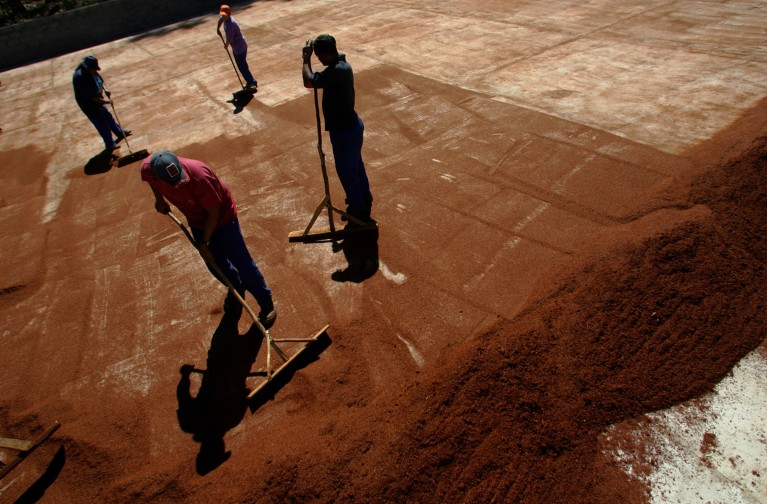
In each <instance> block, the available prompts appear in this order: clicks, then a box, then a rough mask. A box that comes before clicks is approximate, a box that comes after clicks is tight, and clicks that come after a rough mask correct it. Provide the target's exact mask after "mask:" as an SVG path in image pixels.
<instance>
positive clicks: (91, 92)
mask: <svg viewBox="0 0 767 504" xmlns="http://www.w3.org/2000/svg"><path fill="white" fill-rule="evenodd" d="M72 87H73V88H74V91H75V101H76V102H77V105H78V106H79V107H80V110H82V111H83V112H85V113H88V112H93V111H95V110H98V109H99V107H100V106H101V105H99V104H97V103H95V102H94V101H93V97H94V96H98V95H99V94H101V93H100V87H99V84H98V81H97V80H96V76H95V75H93V74H92V73H91V72H90V69H89V68H88V67H87V64H86V62H85V61H81V62H80V64H79V65H77V68H75V71H74V73H73V74H72Z"/></svg>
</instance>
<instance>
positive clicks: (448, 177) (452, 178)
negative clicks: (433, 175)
mask: <svg viewBox="0 0 767 504" xmlns="http://www.w3.org/2000/svg"><path fill="white" fill-rule="evenodd" d="M439 178H441V179H442V180H447V181H448V182H455V176H454V175H450V174H449V173H443V174H442V175H440V176H439Z"/></svg>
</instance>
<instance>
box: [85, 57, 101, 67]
mask: <svg viewBox="0 0 767 504" xmlns="http://www.w3.org/2000/svg"><path fill="white" fill-rule="evenodd" d="M83 61H84V62H85V67H86V68H90V69H91V70H101V67H99V60H97V59H96V56H86V57H85V59H83Z"/></svg>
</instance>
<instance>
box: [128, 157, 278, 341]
mask: <svg viewBox="0 0 767 504" xmlns="http://www.w3.org/2000/svg"><path fill="white" fill-rule="evenodd" d="M141 180H143V181H145V182H147V183H148V184H149V186H150V187H151V188H152V192H153V193H154V197H155V209H156V210H157V211H158V212H160V213H163V214H167V213H168V212H170V205H171V204H172V205H174V206H176V207H177V208H178V209H179V210H180V211H181V213H183V214H184V216H185V217H186V219H187V222H188V223H189V227H190V229H191V231H192V236H193V237H194V239H195V241H196V242H197V246H198V249H199V251H200V255H201V256H202V257H203V259H205V262H206V264H208V263H209V262H215V263H216V265H217V266H218V267H219V268H220V270H221V271H222V272H224V274H225V275H226V276H227V278H228V279H229V281H230V282H231V283H232V285H233V286H234V288H235V289H236V290H237V292H238V293H240V295H241V296H243V297H244V295H245V291H247V292H250V293H251V294H252V295H253V297H254V298H255V299H256V301H257V302H258V305H259V306H260V307H261V311H260V313H259V314H258V318H259V321H260V322H261V324H262V325H263V326H264V327H265V328H266V329H269V328H270V327H271V326H272V325H274V321H275V319H276V318H277V312H276V311H275V309H274V304H273V303H272V291H271V290H270V289H269V287H267V285H266V281H265V280H264V276H263V275H262V274H261V271H260V270H259V269H258V266H257V265H256V262H255V261H254V260H253V258H252V257H251V256H250V252H249V251H248V247H247V246H246V245H245V240H244V238H243V237H242V231H241V230H240V223H239V221H238V220H237V205H236V204H235V202H234V198H232V193H231V191H230V190H229V187H227V185H226V184H224V182H222V181H221V179H219V178H218V176H216V174H215V173H214V172H213V170H211V169H210V167H208V166H207V165H206V164H205V163H203V162H202V161H197V160H194V159H188V158H182V157H178V156H176V155H175V154H174V153H173V152H171V151H168V150H162V151H158V152H155V153H154V154H152V156H151V157H149V158H147V159H145V160H144V162H143V163H142V164H141ZM208 269H209V270H210V272H211V273H212V274H213V276H215V277H216V278H218V275H217V274H216V272H215V270H214V269H213V268H212V267H211V266H210V265H208ZM218 279H219V280H221V281H222V283H224V282H223V280H222V279H220V278H218ZM224 309H225V310H227V311H232V310H238V312H237V313H238V317H239V315H241V314H242V306H241V305H240V303H239V301H237V299H236V297H235V296H234V295H233V294H232V293H229V295H228V296H227V299H226V301H225V302H224Z"/></svg>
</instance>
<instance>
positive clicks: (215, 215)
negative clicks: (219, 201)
mask: <svg viewBox="0 0 767 504" xmlns="http://www.w3.org/2000/svg"><path fill="white" fill-rule="evenodd" d="M205 210H206V211H207V212H208V216H207V217H206V218H205V223H204V224H203V226H202V242H203V243H208V242H209V241H210V237H211V236H213V233H214V232H215V231H216V226H218V219H219V217H220V216H221V208H219V207H211V208H206V209H205Z"/></svg>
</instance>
